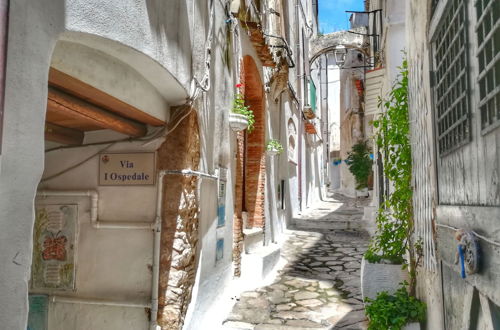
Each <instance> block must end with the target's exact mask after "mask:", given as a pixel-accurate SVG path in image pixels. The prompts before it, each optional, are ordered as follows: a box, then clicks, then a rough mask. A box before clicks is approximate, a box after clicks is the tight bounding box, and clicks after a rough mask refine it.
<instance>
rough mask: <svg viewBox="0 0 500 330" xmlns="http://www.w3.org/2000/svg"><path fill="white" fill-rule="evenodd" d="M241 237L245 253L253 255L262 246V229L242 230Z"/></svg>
mask: <svg viewBox="0 0 500 330" xmlns="http://www.w3.org/2000/svg"><path fill="white" fill-rule="evenodd" d="M243 237H244V239H243V246H244V247H245V253H248V254H249V253H253V252H255V251H258V250H259V249H260V248H262V247H263V246H264V231H263V230H262V228H250V229H243Z"/></svg>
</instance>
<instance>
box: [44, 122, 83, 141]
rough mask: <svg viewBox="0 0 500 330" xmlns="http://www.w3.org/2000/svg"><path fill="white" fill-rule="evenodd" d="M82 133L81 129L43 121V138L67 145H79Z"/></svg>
mask: <svg viewBox="0 0 500 330" xmlns="http://www.w3.org/2000/svg"><path fill="white" fill-rule="evenodd" d="M83 137H84V133H83V132H82V131H79V130H76V129H72V128H67V127H62V126H59V125H55V124H52V123H48V122H47V123H45V140H48V141H52V142H57V143H61V144H69V145H81V144H82V143H83Z"/></svg>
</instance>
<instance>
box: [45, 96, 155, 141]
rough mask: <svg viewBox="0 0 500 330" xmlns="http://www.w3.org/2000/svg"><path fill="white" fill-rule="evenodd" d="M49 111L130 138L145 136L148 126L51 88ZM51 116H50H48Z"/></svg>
mask: <svg viewBox="0 0 500 330" xmlns="http://www.w3.org/2000/svg"><path fill="white" fill-rule="evenodd" d="M47 111H48V112H51V111H52V112H56V113H61V114H62V115H65V116H68V117H71V118H74V119H76V120H82V121H84V122H91V123H92V124H94V125H96V126H99V127H101V128H103V129H111V130H114V131H117V132H120V133H123V134H126V135H130V136H135V137H137V136H144V135H145V134H146V126H145V125H143V124H140V123H137V122H134V121H132V120H130V119H125V118H122V117H120V116H117V115H115V114H113V113H111V112H109V111H106V110H103V109H100V108H98V107H96V106H94V105H92V104H90V103H87V102H85V101H82V100H80V99H77V98H76V97H73V96H71V95H68V94H66V93H64V92H61V91H59V90H57V89H54V88H50V87H49V94H48V100H47ZM47 116H49V115H47Z"/></svg>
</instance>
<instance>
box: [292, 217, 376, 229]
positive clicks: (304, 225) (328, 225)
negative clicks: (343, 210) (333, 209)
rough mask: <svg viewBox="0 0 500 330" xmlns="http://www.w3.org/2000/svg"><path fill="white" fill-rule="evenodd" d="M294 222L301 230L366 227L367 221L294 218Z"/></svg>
mask: <svg viewBox="0 0 500 330" xmlns="http://www.w3.org/2000/svg"><path fill="white" fill-rule="evenodd" d="M293 223H294V225H295V227H296V228H297V229H299V230H308V229H309V230H314V229H331V230H349V229H364V227H365V226H366V223H365V222H364V221H362V220H357V221H352V220H309V219H294V220H293Z"/></svg>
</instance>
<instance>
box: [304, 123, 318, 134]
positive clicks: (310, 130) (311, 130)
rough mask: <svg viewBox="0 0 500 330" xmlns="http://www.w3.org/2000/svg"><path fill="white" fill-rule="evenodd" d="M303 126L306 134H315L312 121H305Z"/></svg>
mask: <svg viewBox="0 0 500 330" xmlns="http://www.w3.org/2000/svg"><path fill="white" fill-rule="evenodd" d="M304 128H305V130H306V133H307V134H316V133H317V132H316V127H315V126H314V124H313V123H309V122H306V123H305V124H304Z"/></svg>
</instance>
